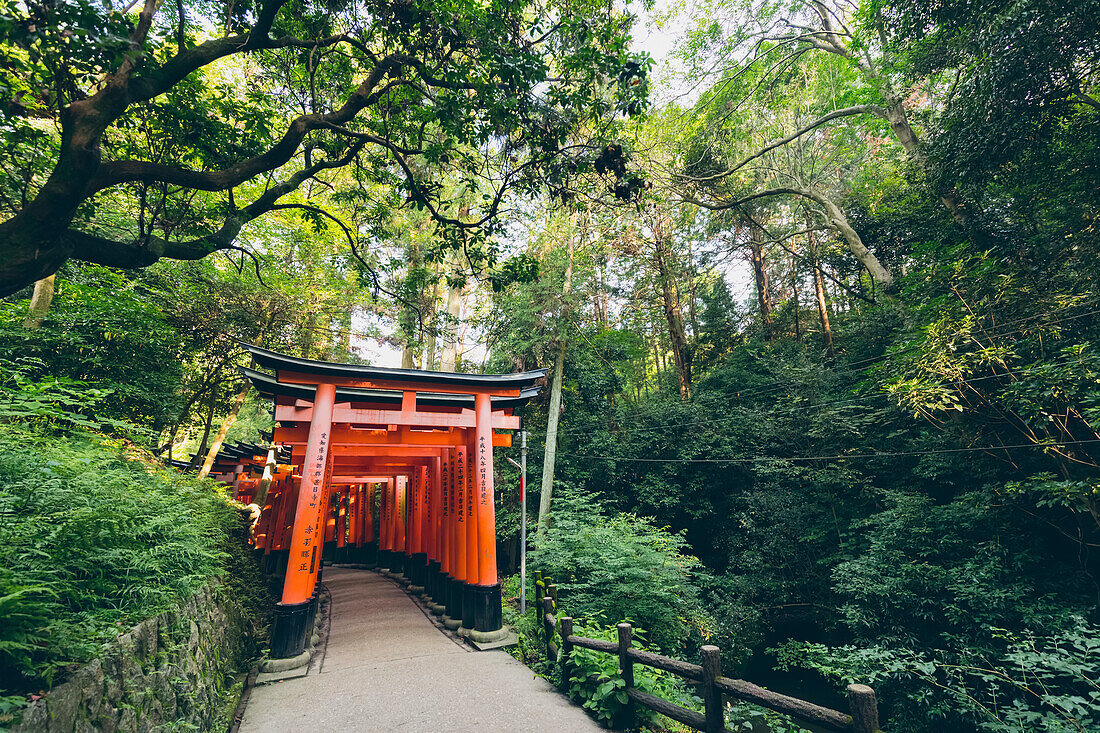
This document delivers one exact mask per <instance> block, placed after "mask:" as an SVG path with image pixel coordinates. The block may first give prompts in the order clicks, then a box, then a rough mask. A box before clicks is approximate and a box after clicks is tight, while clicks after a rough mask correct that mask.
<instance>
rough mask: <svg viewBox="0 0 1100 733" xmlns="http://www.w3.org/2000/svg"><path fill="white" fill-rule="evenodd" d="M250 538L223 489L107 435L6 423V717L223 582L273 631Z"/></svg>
mask: <svg viewBox="0 0 1100 733" xmlns="http://www.w3.org/2000/svg"><path fill="white" fill-rule="evenodd" d="M8 396H10V394H9V395H8ZM246 539H247V528H246V525H245V524H244V522H243V520H242V518H241V515H240V514H239V512H238V511H237V510H236V509H235V508H234V507H233V506H232V505H231V503H230V502H229V500H228V499H227V497H226V495H225V493H224V491H223V490H221V489H219V488H217V487H216V486H215V485H214V484H213V482H211V481H198V480H196V479H195V478H193V477H186V476H183V475H182V474H179V473H178V472H175V471H173V470H170V469H165V468H163V467H160V466H158V465H157V464H155V463H154V462H153V461H152V460H150V459H149V458H148V457H147V456H145V455H143V454H142V453H140V452H139V451H137V450H136V449H134V448H133V447H132V446H131V445H129V444H127V443H125V442H124V441H122V440H119V439H112V438H109V437H107V436H105V435H103V434H99V433H93V432H89V431H86V430H81V429H74V428H69V429H65V430H61V431H59V430H50V429H47V428H44V427H42V426H39V427H34V426H27V425H25V424H18V423H8V424H0V618H2V620H3V621H2V623H0V688H2V690H3V693H2V694H3V695H4V698H3V700H4V704H5V707H6V708H8V709H9V710H10V709H13V708H17V707H19V706H21V705H22V704H23V702H24V701H25V699H26V696H27V695H28V694H29V693H35V692H36V691H40V690H45V689H48V688H49V687H50V686H51V685H53V684H56V683H57V682H59V681H60V680H61V679H63V678H64V676H65V674H66V673H67V672H68V671H71V670H72V669H74V668H75V667H77V666H79V665H80V664H81V663H83V662H86V661H88V660H90V659H91V658H93V657H95V656H96V655H97V653H98V651H99V649H100V647H101V646H102V644H103V643H105V642H107V641H110V640H111V639H113V638H114V637H116V636H117V635H118V634H120V633H122V632H124V631H127V630H129V628H130V626H132V625H133V624H135V623H137V622H139V621H141V620H143V619H145V618H148V617H151V616H154V615H156V614H157V613H159V612H161V611H163V610H166V609H168V608H169V607H171V606H172V605H173V604H174V603H175V602H176V601H178V600H180V599H181V598H183V597H185V596H186V595H188V594H189V593H191V592H193V591H194V590H196V589H197V588H198V587H200V586H201V585H202V584H204V583H206V582H208V581H209V580H210V579H212V578H214V577H220V578H221V580H222V582H224V583H227V584H228V585H229V587H230V590H231V593H230V594H229V595H230V597H232V598H234V599H235V602H237V603H239V604H240V606H241V607H242V609H245V612H246V613H248V614H249V615H251V616H252V617H253V618H254V619H255V622H254V623H256V624H257V625H258V626H262V624H263V623H264V613H265V610H264V609H265V607H266V604H265V600H266V598H265V596H264V594H265V593H266V585H265V584H264V583H263V581H262V580H261V579H260V578H259V576H258V570H257V569H256V567H255V563H254V561H253V560H252V558H251V556H250V555H249V554H248V552H247V549H246V545H245V541H246ZM257 630H259V629H257Z"/></svg>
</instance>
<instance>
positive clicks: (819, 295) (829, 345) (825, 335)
mask: <svg viewBox="0 0 1100 733" xmlns="http://www.w3.org/2000/svg"><path fill="white" fill-rule="evenodd" d="M806 223H807V226H809V225H810V224H811V223H812V222H810V217H809V214H807V215H806ZM806 238H807V240H808V241H809V245H810V248H809V249H810V256H811V257H812V258H813V267H814V295H815V296H816V299H817V315H818V317H819V318H820V319H821V338H822V339H823V340H824V342H825V349H826V351H828V353H829V356H835V355H836V354H835V352H834V351H833V329H832V325H831V324H830V323H829V307H828V304H827V303H826V302H825V277H824V276H823V275H822V274H821V261H820V260H819V259H818V258H817V241H816V240H817V238H816V237H814V233H813V231H809V232H807V233H806Z"/></svg>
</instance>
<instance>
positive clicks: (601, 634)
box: [563, 620, 703, 730]
mask: <svg viewBox="0 0 1100 733" xmlns="http://www.w3.org/2000/svg"><path fill="white" fill-rule="evenodd" d="M635 632H636V633H637V634H638V635H639V636H642V635H644V634H645V631H644V629H635ZM573 633H574V634H575V635H577V636H585V637H588V638H589V639H603V640H604V641H617V640H618V631H617V629H616V628H615V625H613V624H612V625H607V624H603V623H600V622H598V621H587V622H586V621H584V620H577V621H574V625H573ZM563 661H564V660H563ZM567 671H568V673H569V676H568V679H566V680H565V683H566V691H567V692H568V693H569V696H570V697H571V698H573V699H574V700H576V701H577V702H579V703H580V704H581V705H582V706H583V707H584V708H585V709H586V710H589V711H591V712H592V714H593V715H595V716H596V719H597V720H599V721H600V722H603V723H609V724H615V725H616V727H620V728H629V729H631V730H633V729H635V728H638V727H641V726H643V725H652V724H655V723H656V722H657V721H658V719H659V718H660V716H659V715H658V714H657V713H655V712H653V711H652V710H649V709H648V708H644V707H642V706H641V705H630V704H629V698H628V697H627V696H626V689H625V688H626V683H625V682H624V681H623V678H622V676H621V675H620V674H619V658H618V657H617V656H615V655H614V654H607V653H605V652H597V651H592V650H591V649H584V648H582V647H574V648H573V650H572V651H571V652H570V654H569V666H568V670H567ZM634 687H635V688H636V689H638V690H641V691H642V692H647V693H649V694H650V695H654V696H656V697H660V698H662V699H665V700H669V701H670V702H674V703H676V704H677V705H682V706H684V707H686V708H690V709H694V710H701V709H702V704H703V703H702V700H700V699H699V698H698V697H696V696H694V695H692V694H690V693H689V692H688V690H687V687H686V686H685V685H684V683H683V681H682V680H680V678H679V677H677V676H675V675H673V674H672V673H671V672H665V671H662V670H659V669H653V668H651V667H646V666H644V665H641V664H636V665H634Z"/></svg>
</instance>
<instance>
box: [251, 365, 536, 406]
mask: <svg viewBox="0 0 1100 733" xmlns="http://www.w3.org/2000/svg"><path fill="white" fill-rule="evenodd" d="M238 370H239V371H240V373H241V374H243V375H244V376H245V378H247V379H248V380H249V381H250V382H252V386H253V387H255V388H256V391H257V392H259V393H260V395H261V396H263V397H268V398H271V397H276V396H278V397H292V398H294V399H297V400H306V401H307V402H313V398H314V396H315V395H316V392H317V388H316V387H314V386H313V385H309V384H286V383H284V382H279V381H276V379H275V377H273V376H271V375H270V374H264V373H263V372H258V371H256V370H255V369H245V368H244V367H238ZM399 371H406V372H407V371H409V370H408V369H403V370H399ZM439 373H440V372H429V374H439ZM541 391H542V386H541V385H535V386H533V387H527V388H526V389H523V390H521V391H520V393H519V396H518V397H490V398H489V399H490V401H491V403H492V405H493V409H494V410H504V409H507V408H510V407H512V408H514V407H521V406H523V405H525V404H527V402H528V400H530V399H531V398H533V397H534V396H535V395H537V394H538V393H539V392H541ZM336 401H337V402H373V403H379V404H393V405H400V404H401V392H399V391H398V390H392V389H360V388H358V387H337V388H336ZM416 403H417V404H418V405H430V406H432V407H467V408H470V409H471V410H472V409H473V407H474V396H473V395H468V394H445V393H438V392H418V393H417V395H416Z"/></svg>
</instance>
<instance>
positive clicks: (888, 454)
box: [561, 438, 1100, 464]
mask: <svg viewBox="0 0 1100 733" xmlns="http://www.w3.org/2000/svg"><path fill="white" fill-rule="evenodd" d="M1086 443H1100V439H1095V438H1092V439H1088V440H1066V441H1062V442H1054V443H1020V444H1018V445H992V446H984V447H979V448H936V449H931V450H914V451H876V452H874V453H839V454H836V455H832V454H830V455H821V456H753V457H751V458H624V457H622V456H596V455H582V454H579V453H564V454H561V455H569V456H571V457H573V458H591V459H594V460H607V461H624V462H629V463H712V464H713V463H758V462H760V461H836V460H847V459H849V458H896V457H903V456H930V455H939V454H946V453H991V452H993V451H1002V450H1017V449H1023V448H1058V447H1061V446H1065V445H1083V444H1086Z"/></svg>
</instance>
